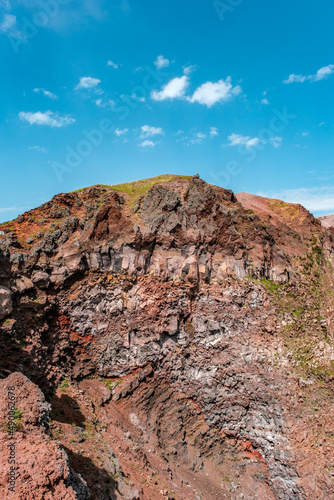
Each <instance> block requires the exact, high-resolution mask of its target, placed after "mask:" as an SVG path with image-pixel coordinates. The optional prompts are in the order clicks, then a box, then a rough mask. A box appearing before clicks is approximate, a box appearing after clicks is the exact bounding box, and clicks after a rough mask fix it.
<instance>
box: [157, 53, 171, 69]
mask: <svg viewBox="0 0 334 500" xmlns="http://www.w3.org/2000/svg"><path fill="white" fill-rule="evenodd" d="M154 64H155V67H156V68H157V69H163V68H168V66H169V64H170V61H169V59H167V58H166V57H164V56H158V57H157V58H156V60H155V61H154Z"/></svg>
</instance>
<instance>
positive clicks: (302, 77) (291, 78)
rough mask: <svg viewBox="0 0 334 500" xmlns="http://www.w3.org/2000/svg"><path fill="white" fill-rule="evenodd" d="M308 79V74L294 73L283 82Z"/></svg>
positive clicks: (299, 81) (298, 81)
mask: <svg viewBox="0 0 334 500" xmlns="http://www.w3.org/2000/svg"><path fill="white" fill-rule="evenodd" d="M305 80H306V76H303V75H295V74H294V73H292V75H290V76H289V78H288V79H287V80H283V83H287V84H288V83H296V82H297V83H303V82H305Z"/></svg>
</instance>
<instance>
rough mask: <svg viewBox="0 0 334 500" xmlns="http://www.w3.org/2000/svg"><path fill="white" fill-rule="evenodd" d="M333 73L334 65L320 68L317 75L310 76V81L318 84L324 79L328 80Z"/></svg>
mask: <svg viewBox="0 0 334 500" xmlns="http://www.w3.org/2000/svg"><path fill="white" fill-rule="evenodd" d="M332 73H334V64H329V65H328V66H324V67H323V68H320V69H319V70H318V71H317V72H316V74H315V75H310V76H309V77H308V79H309V80H312V81H313V82H318V81H320V80H323V79H324V78H327V77H328V76H329V75H331V74H332Z"/></svg>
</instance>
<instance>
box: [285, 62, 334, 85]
mask: <svg viewBox="0 0 334 500" xmlns="http://www.w3.org/2000/svg"><path fill="white" fill-rule="evenodd" d="M333 73H334V64H329V65H328V66H323V67H322V68H320V69H318V71H317V72H316V74H315V75H296V74H295V73H292V74H291V75H290V76H289V78H287V79H286V80H283V83H285V84H290V83H304V82H306V81H310V82H320V81H321V80H325V79H326V78H328V77H329V76H330V75H332V74H333Z"/></svg>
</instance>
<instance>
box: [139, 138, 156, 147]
mask: <svg viewBox="0 0 334 500" xmlns="http://www.w3.org/2000/svg"><path fill="white" fill-rule="evenodd" d="M155 145H156V143H155V142H153V141H148V140H146V141H143V142H141V143H140V144H139V146H140V147H141V148H154V146H155Z"/></svg>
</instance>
